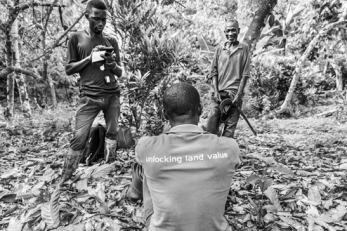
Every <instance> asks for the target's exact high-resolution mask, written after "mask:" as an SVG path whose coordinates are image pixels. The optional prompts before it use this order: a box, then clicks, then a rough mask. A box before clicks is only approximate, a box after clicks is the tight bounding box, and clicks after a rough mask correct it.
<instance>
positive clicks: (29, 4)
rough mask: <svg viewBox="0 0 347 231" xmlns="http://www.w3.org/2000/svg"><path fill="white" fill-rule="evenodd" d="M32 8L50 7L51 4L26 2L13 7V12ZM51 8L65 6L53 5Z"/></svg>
mask: <svg viewBox="0 0 347 231" xmlns="http://www.w3.org/2000/svg"><path fill="white" fill-rule="evenodd" d="M33 6H52V4H51V3H41V2H28V3H22V4H19V5H16V6H14V11H18V12H19V11H23V10H26V9H28V8H30V7H33ZM53 7H66V6H65V5H60V4H53Z"/></svg>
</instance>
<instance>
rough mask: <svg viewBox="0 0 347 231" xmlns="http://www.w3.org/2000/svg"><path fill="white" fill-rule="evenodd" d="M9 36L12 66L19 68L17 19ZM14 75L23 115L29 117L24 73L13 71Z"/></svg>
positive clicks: (29, 109) (29, 111) (29, 110)
mask: <svg viewBox="0 0 347 231" xmlns="http://www.w3.org/2000/svg"><path fill="white" fill-rule="evenodd" d="M11 38H12V41H13V42H12V51H13V60H12V62H13V66H15V67H16V68H21V66H20V53H19V47H18V40H19V35H18V20H17V19H16V20H15V21H14V23H13V24H12V31H11ZM14 76H15V80H16V84H17V87H18V92H19V99H20V102H21V106H22V112H23V114H24V116H26V117H28V118H31V107H30V103H29V97H28V92H27V87H26V83H25V81H24V75H23V74H22V73H17V72H14Z"/></svg>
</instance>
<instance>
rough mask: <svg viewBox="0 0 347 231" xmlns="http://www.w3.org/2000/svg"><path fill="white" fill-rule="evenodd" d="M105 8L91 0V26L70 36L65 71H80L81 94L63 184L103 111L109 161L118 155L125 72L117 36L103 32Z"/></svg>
mask: <svg viewBox="0 0 347 231" xmlns="http://www.w3.org/2000/svg"><path fill="white" fill-rule="evenodd" d="M106 10H107V8H106V5H105V3H104V2H103V1H102V0H90V1H89V2H88V4H87V8H86V15H85V16H86V18H87V20H88V23H89V28H88V29H86V30H82V31H78V32H76V33H73V34H72V35H71V37H70V39H69V44H68V52H67V64H66V66H65V71H66V74H68V75H72V74H75V73H79V75H80V77H81V80H80V85H81V94H80V100H79V102H78V104H79V107H78V109H77V112H76V124H75V134H74V138H73V139H72V140H71V141H70V150H69V153H68V154H67V156H66V159H65V163H64V169H63V176H62V179H61V181H60V184H62V183H64V182H65V181H67V180H68V179H70V178H71V176H72V174H73V172H74V171H75V170H76V168H77V166H78V163H79V161H80V159H81V157H82V154H83V150H84V148H85V144H86V142H87V139H88V136H89V132H90V129H91V126H92V124H93V121H94V119H95V117H96V116H97V115H98V114H99V112H100V111H103V113H104V116H105V121H106V139H105V159H106V161H107V162H109V161H112V160H114V159H115V155H116V147H117V130H118V118H119V113H120V101H119V96H120V87H119V85H118V82H117V78H116V77H120V76H121V75H122V68H121V67H120V56H119V47H118V43H117V41H116V39H115V38H113V37H111V36H109V35H106V34H104V33H103V30H104V27H105V25H106V15H107V12H106ZM105 47H108V48H109V49H104V48H105ZM105 50H107V51H105Z"/></svg>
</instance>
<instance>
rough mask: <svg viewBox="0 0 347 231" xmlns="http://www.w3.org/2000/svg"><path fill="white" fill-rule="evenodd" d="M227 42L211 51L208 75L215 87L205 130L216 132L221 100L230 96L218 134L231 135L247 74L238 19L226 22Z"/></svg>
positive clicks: (238, 112) (237, 116) (245, 45)
mask: <svg viewBox="0 0 347 231" xmlns="http://www.w3.org/2000/svg"><path fill="white" fill-rule="evenodd" d="M224 33H225V36H226V38H227V42H226V43H225V44H224V46H223V47H219V48H218V49H217V50H216V52H215V55H214V58H213V61H212V67H211V78H212V85H213V89H214V94H213V96H212V107H213V108H212V111H211V113H210V115H209V119H208V121H207V131H208V132H210V133H213V134H217V133H218V127H219V123H220V116H221V111H220V109H219V104H220V103H221V101H223V100H225V99H227V98H231V100H232V103H233V105H232V106H231V107H232V108H231V113H230V117H229V119H228V120H227V121H226V122H225V123H226V124H225V129H224V132H223V134H221V136H226V137H231V138H233V137H234V133H235V129H236V125H237V122H238V120H239V117H240V111H239V108H241V106H242V97H243V94H244V88H245V86H246V83H247V79H248V78H249V75H250V73H249V60H250V57H249V56H250V54H249V48H248V45H247V44H243V43H240V42H239V41H238V40H237V37H238V35H239V33H240V28H239V23H238V21H237V20H230V21H228V22H226V24H225V31H224Z"/></svg>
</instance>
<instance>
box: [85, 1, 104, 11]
mask: <svg viewBox="0 0 347 231" xmlns="http://www.w3.org/2000/svg"><path fill="white" fill-rule="evenodd" d="M92 8H96V9H99V10H107V6H106V4H105V2H104V1H102V0H90V1H89V2H88V3H87V7H86V11H87V13H90V12H92Z"/></svg>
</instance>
